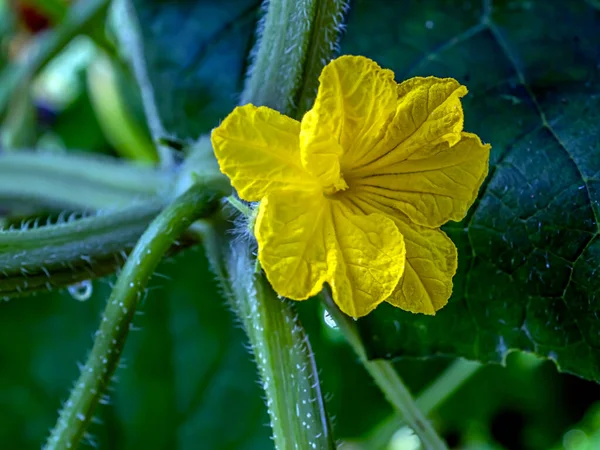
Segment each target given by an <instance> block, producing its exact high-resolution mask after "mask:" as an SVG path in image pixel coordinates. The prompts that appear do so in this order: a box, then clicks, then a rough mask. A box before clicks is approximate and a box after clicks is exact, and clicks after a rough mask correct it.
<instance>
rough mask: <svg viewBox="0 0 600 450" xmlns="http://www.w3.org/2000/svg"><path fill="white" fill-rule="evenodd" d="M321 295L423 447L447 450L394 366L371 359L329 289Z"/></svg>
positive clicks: (368, 369) (365, 364)
mask: <svg viewBox="0 0 600 450" xmlns="http://www.w3.org/2000/svg"><path fill="white" fill-rule="evenodd" d="M322 295H323V299H324V301H325V305H326V307H327V310H328V311H329V314H331V317H333V319H334V320H335V322H336V323H337V325H338V326H339V328H340V330H341V331H342V333H343V334H344V336H345V337H346V340H347V341H348V343H349V344H350V345H351V347H352V348H353V349H354V351H355V352H356V354H357V355H358V357H359V359H360V362H361V363H362V365H363V366H364V367H365V369H367V372H369V374H370V375H371V377H373V380H374V381H375V383H376V384H377V386H378V387H379V389H381V391H382V392H383V394H384V395H385V397H386V398H387V400H388V401H389V402H390V403H391V405H392V406H393V407H394V409H396V411H397V412H398V413H399V414H400V415H401V416H402V418H403V419H404V421H405V422H406V423H407V425H408V426H409V427H410V428H412V429H413V431H414V432H415V433H416V435H417V436H419V438H420V439H421V442H422V443H423V446H424V447H425V448H426V449H427V450H447V449H448V447H447V446H446V444H445V443H444V441H443V440H442V439H441V438H440V437H439V436H438V434H437V433H436V431H435V430H434V428H433V426H432V425H431V423H430V422H429V421H428V420H427V418H426V417H425V415H424V414H423V412H421V410H419V407H418V406H417V405H416V403H415V401H414V400H413V398H412V395H411V394H410V392H409V391H408V389H407V388H406V386H405V385H404V382H403V381H402V379H401V378H400V376H399V375H398V373H397V372H396V369H395V368H394V366H393V365H392V363H391V362H389V361H387V360H369V359H368V358H367V354H366V351H365V348H364V346H363V344H362V341H361V339H360V336H359V335H358V331H357V330H356V325H355V324H354V323H353V322H352V319H351V318H350V317H348V316H346V315H345V314H344V313H342V312H341V311H340V309H339V308H338V307H337V305H336V304H335V303H334V302H333V299H332V297H331V293H330V292H329V290H328V289H325V290H324V291H323V294H322Z"/></svg>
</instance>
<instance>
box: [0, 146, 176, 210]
mask: <svg viewBox="0 0 600 450" xmlns="http://www.w3.org/2000/svg"><path fill="white" fill-rule="evenodd" d="M173 184H174V182H173V174H172V173H169V172H167V171H161V170H157V169H154V168H152V167H149V166H141V165H134V164H127V163H124V162H123V160H118V159H113V158H108V157H99V156H98V155H96V156H93V157H92V156H89V155H77V154H73V153H69V154H58V153H46V152H28V151H22V150H21V151H15V152H6V153H2V154H0V204H1V203H7V202H23V201H26V202H27V203H28V204H37V205H48V206H52V207H56V208H83V209H104V208H115V207H119V206H126V205H129V204H131V202H132V201H147V200H153V199H156V198H163V199H168V198H169V197H170V196H171V195H172V192H173Z"/></svg>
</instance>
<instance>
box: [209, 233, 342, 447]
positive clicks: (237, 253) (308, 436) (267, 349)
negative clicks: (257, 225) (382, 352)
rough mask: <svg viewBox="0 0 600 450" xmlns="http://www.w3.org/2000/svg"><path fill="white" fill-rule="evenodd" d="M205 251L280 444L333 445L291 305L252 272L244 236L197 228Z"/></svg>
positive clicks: (313, 369)
mask: <svg viewBox="0 0 600 450" xmlns="http://www.w3.org/2000/svg"><path fill="white" fill-rule="evenodd" d="M201 232H202V235H203V239H202V240H203V242H204V243H205V246H206V250H207V255H208V257H209V260H210V262H211V266H212V267H213V270H215V272H216V274H217V275H218V277H219V279H221V280H226V281H225V282H224V283H223V288H224V292H225V294H226V297H227V298H228V299H229V301H230V303H231V305H232V306H233V309H234V311H235V312H236V315H237V316H238V317H239V318H240V320H241V321H242V324H243V325H244V329H245V330H246V332H247V334H248V338H249V340H250V345H251V348H252V351H253V353H254V357H255V360H256V364H257V366H258V370H259V373H260V376H261V380H262V387H263V389H264V390H265V394H266V398H267V407H268V410H269V416H270V418H271V426H272V428H273V440H274V442H275V448H277V449H278V450H288V449H307V450H311V449H320V450H323V449H326V450H329V449H331V450H333V449H335V448H336V446H335V442H334V440H333V437H332V433H331V426H330V423H329V419H328V416H327V412H326V410H325V404H324V400H323V395H322V392H321V388H320V383H319V377H318V372H317V368H316V365H315V361H314V358H313V354H312V350H311V347H310V343H309V340H308V336H307V335H306V333H305V331H304V328H303V327H302V324H301V323H300V321H299V319H298V316H297V315H296V312H295V310H294V308H293V305H292V304H291V303H290V302H288V301H286V300H283V299H280V298H278V297H277V294H276V293H275V292H273V290H272V289H271V286H270V285H269V283H268V282H267V281H266V280H265V278H264V277H263V276H262V275H260V274H258V273H256V272H255V270H254V269H255V260H254V259H253V257H252V256H251V252H250V250H249V247H248V243H247V242H243V241H236V242H234V243H232V244H231V246H228V245H227V244H226V243H224V240H225V239H226V236H225V235H224V234H223V233H217V232H216V231H215V230H214V229H213V228H212V227H204V229H203V230H202V231H201Z"/></svg>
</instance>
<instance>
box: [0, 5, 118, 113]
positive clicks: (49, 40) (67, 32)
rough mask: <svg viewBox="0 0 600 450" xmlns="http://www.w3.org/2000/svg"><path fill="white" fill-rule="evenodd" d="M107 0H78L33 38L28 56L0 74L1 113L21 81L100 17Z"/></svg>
mask: <svg viewBox="0 0 600 450" xmlns="http://www.w3.org/2000/svg"><path fill="white" fill-rule="evenodd" d="M109 5H110V0H79V1H78V2H77V3H76V4H75V5H74V6H72V7H71V8H70V9H69V11H68V13H67V14H66V16H65V17H64V19H63V21H62V22H61V23H60V25H59V26H58V27H57V28H56V29H54V30H52V31H49V32H47V33H44V34H42V35H40V37H39V38H38V39H36V41H35V43H34V44H33V45H35V48H34V49H32V52H31V54H30V55H28V58H27V59H26V60H25V61H24V62H23V63H21V64H19V65H17V66H8V67H6V68H5V69H4V70H3V71H2V73H0V114H1V113H2V112H3V111H4V109H5V108H6V106H7V104H8V102H9V100H10V98H11V96H12V95H13V93H14V92H17V91H19V90H20V89H21V88H22V86H23V85H24V84H27V83H29V82H30V81H31V78H32V77H33V76H34V75H35V74H37V73H38V72H39V71H40V70H41V69H43V68H44V66H45V65H46V64H48V62H49V61H50V60H51V59H52V58H54V57H55V56H56V55H57V54H58V53H59V52H60V51H61V50H62V49H63V48H64V46H65V45H66V44H68V43H69V42H70V41H71V39H72V38H73V36H75V35H77V34H79V33H82V32H83V31H85V30H86V29H88V28H89V27H90V25H91V24H92V23H93V22H94V21H95V20H97V19H98V18H100V17H102V16H103V15H104V14H105V13H106V10H107V9H108V6H109Z"/></svg>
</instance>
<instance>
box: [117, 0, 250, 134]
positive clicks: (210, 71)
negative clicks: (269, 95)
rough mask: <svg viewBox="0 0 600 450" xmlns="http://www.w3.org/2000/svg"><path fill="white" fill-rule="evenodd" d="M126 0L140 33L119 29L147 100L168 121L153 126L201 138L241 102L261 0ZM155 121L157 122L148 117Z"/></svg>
mask: <svg viewBox="0 0 600 450" xmlns="http://www.w3.org/2000/svg"><path fill="white" fill-rule="evenodd" d="M124 3H126V4H127V3H129V4H130V5H131V6H132V8H130V11H133V15H134V17H133V20H135V21H137V22H138V25H139V26H138V27H137V28H138V29H139V30H138V32H139V34H140V35H139V36H134V37H133V39H131V36H130V35H129V36H128V34H129V33H132V32H135V30H133V31H132V30H131V29H127V30H125V29H124V30H120V33H121V35H122V40H123V42H125V43H126V44H128V45H127V52H128V53H129V57H130V58H131V59H132V60H133V64H134V67H135V68H136V69H137V70H136V71H135V72H136V75H137V76H138V80H139V82H140V87H141V89H142V91H143V92H142V95H143V97H144V101H145V102H152V103H153V104H154V105H153V106H152V108H155V109H156V113H157V115H158V118H157V119H158V120H159V121H160V122H161V123H160V127H162V128H163V130H156V129H153V133H154V134H156V133H157V132H161V131H162V132H164V130H166V131H167V132H168V133H169V134H174V135H176V136H177V137H179V138H184V139H186V138H187V139H196V138H198V137H199V136H200V135H201V134H202V133H206V132H208V131H209V130H210V129H211V128H213V127H214V126H216V125H217V124H218V123H219V120H220V119H222V118H223V117H225V116H226V115H227V114H228V113H229V112H230V111H231V110H232V109H233V108H234V106H235V105H236V103H237V98H238V96H239V92H240V91H241V87H242V81H243V78H244V74H245V70H246V59H247V55H248V52H249V50H250V48H251V43H252V39H253V35H254V29H255V24H256V20H257V17H258V12H257V11H258V7H259V5H260V3H261V2H260V1H257V0H225V1H221V2H217V3H215V2H213V1H199V2H190V1H186V0H177V1H171V2H164V1H158V0H151V1H146V0H125V2H124ZM117 20H119V19H117ZM136 43H137V44H139V45H135V44H136ZM140 72H143V73H142V74H140ZM140 75H142V76H140ZM144 78H146V79H144ZM146 109H147V112H148V106H147V107H146ZM149 115H150V114H149ZM150 121H151V122H152V120H150ZM151 128H156V127H153V126H152V123H151ZM156 137H157V136H155V138H156ZM159 137H160V136H159Z"/></svg>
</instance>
